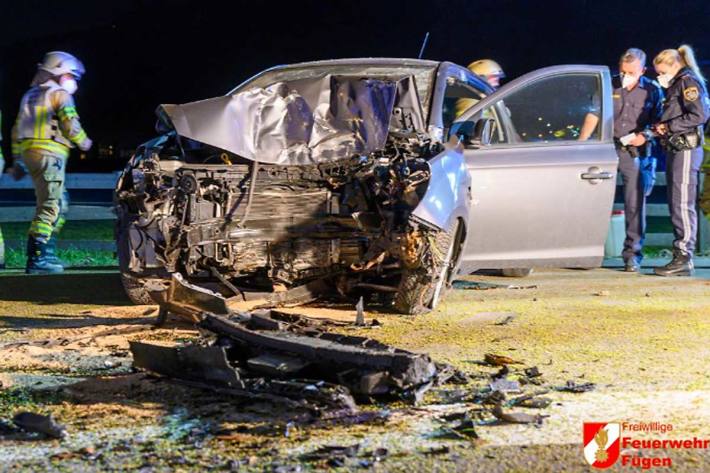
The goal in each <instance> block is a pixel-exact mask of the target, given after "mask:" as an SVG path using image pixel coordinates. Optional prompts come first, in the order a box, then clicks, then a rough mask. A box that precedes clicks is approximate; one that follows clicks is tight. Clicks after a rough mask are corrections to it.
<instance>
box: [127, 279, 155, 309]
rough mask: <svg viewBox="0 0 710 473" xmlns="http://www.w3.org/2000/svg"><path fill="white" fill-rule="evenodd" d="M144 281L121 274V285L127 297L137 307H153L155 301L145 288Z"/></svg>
mask: <svg viewBox="0 0 710 473" xmlns="http://www.w3.org/2000/svg"><path fill="white" fill-rule="evenodd" d="M144 282H145V281H144V280H142V279H139V278H136V277H134V276H131V275H130V274H126V273H121V283H122V284H123V290H124V291H126V295H127V296H128V298H129V299H130V300H131V302H133V303H134V304H136V305H153V304H155V301H153V299H152V298H151V297H150V295H149V294H148V291H146V290H145V288H144V287H143V284H144Z"/></svg>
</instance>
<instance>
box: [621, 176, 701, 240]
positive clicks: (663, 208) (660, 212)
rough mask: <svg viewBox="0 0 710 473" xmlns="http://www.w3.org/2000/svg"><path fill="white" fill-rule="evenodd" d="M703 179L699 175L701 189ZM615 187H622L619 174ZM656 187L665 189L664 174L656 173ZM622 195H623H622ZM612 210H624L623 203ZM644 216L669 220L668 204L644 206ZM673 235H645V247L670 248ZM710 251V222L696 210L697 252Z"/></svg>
mask: <svg viewBox="0 0 710 473" xmlns="http://www.w3.org/2000/svg"><path fill="white" fill-rule="evenodd" d="M704 178H705V175H704V174H700V183H699V186H700V188H702V186H703V180H704ZM616 185H617V186H618V187H620V186H622V185H623V184H622V182H621V174H618V175H617V178H616ZM656 186H658V187H666V173H665V172H657V173H656ZM622 195H623V194H622ZM614 210H624V204H623V203H618V202H616V203H614ZM646 216H647V217H666V218H668V219H670V210H669V209H668V203H663V204H653V203H651V204H646ZM673 238H674V237H673V234H672V233H648V232H647V233H646V241H645V244H646V245H650V246H671V245H672V244H673ZM709 250H710V221H709V220H708V218H707V216H705V215H703V213H702V211H701V210H700V209H698V247H697V251H700V252H705V251H709Z"/></svg>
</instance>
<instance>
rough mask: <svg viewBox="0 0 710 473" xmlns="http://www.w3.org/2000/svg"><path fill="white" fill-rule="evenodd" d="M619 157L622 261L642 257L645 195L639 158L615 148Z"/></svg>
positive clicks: (644, 228)
mask: <svg viewBox="0 0 710 473" xmlns="http://www.w3.org/2000/svg"><path fill="white" fill-rule="evenodd" d="M616 154H617V155H618V156H619V172H620V173H621V179H622V181H623V184H624V217H625V218H626V239H625V240H624V250H623V252H622V253H621V255H622V256H623V258H624V261H628V260H630V259H632V258H637V259H638V260H639V261H640V260H641V258H642V257H643V255H642V253H641V249H642V248H643V241H644V238H645V237H646V195H645V194H644V189H643V181H642V179H641V166H640V160H639V158H634V157H632V156H631V154H630V153H629V152H628V151H626V150H625V149H623V148H616Z"/></svg>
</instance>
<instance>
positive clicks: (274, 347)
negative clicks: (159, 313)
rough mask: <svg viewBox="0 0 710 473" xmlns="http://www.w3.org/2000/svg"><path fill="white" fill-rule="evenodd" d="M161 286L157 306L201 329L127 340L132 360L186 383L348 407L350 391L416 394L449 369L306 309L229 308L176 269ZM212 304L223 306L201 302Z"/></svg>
mask: <svg viewBox="0 0 710 473" xmlns="http://www.w3.org/2000/svg"><path fill="white" fill-rule="evenodd" d="M177 286H180V287H181V288H180V289H178V288H177ZM164 292H166V293H170V294H172V298H171V299H169V300H166V299H165V298H162V297H156V299H157V300H159V301H161V310H163V311H164V310H170V312H171V313H177V314H178V315H181V316H182V317H184V318H187V319H189V320H199V321H200V322H199V323H198V325H199V327H200V328H201V329H203V330H204V333H205V334H206V335H207V337H206V339H205V340H201V341H200V343H196V344H192V345H186V346H180V347H166V346H160V345H154V344H147V343H142V342H133V343H131V351H132V352H133V358H134V366H135V367H136V368H139V369H142V370H145V371H148V372H151V373H153V374H158V375H162V376H166V377H169V378H175V379H179V380H182V381H183V382H186V383H188V384H192V385H196V386H199V387H208V388H211V389H214V390H217V391H220V392H225V393H229V394H233V395H235V396H243V397H250V398H253V399H259V398H262V399H268V400H270V401H281V402H285V403H286V404H289V405H291V404H293V405H294V407H295V406H301V407H306V408H308V409H310V410H313V411H318V412H321V413H322V412H324V411H332V410H333V409H336V410H338V411H340V412H354V411H355V409H356V408H355V400H354V398H357V399H361V400H366V401H367V400H370V399H372V398H380V399H383V398H384V399H388V398H389V399H408V400H411V401H414V402H417V401H419V400H420V399H421V396H422V394H423V392H425V391H426V390H428V389H429V388H430V387H431V386H434V385H437V384H440V383H443V382H445V381H446V380H447V379H449V378H450V377H451V376H452V375H453V374H454V371H453V369H451V368H450V367H447V366H442V365H437V364H436V363H434V362H433V361H432V360H431V359H430V358H429V357H428V356H427V355H423V354H417V353H411V352H408V351H405V350H401V349H397V348H395V347H392V346H389V345H385V344H383V343H380V342H378V341H376V340H373V339H370V338H366V337H359V336H351V335H343V334H337V333H331V332H328V331H327V328H324V324H323V323H322V322H318V321H313V320H310V319H308V318H307V317H303V316H299V315H295V314H285V313H282V312H279V311H277V310H257V311H253V312H239V313H235V312H232V311H230V310H229V309H228V308H227V305H226V304H225V303H224V299H223V298H221V296H219V295H218V294H216V293H210V294H209V297H206V296H207V292H205V290H204V289H203V288H196V287H194V286H192V287H191V285H189V284H188V283H186V282H185V281H184V280H182V278H179V277H176V278H174V279H173V282H172V288H171V289H166V290H165V291H164ZM211 299H218V300H217V301H215V300H211ZM220 299H221V301H220ZM215 307H216V308H219V309H224V310H225V311H226V312H227V313H220V314H215V313H211V312H208V311H204V310H203V309H206V308H215ZM353 396H354V397H353Z"/></svg>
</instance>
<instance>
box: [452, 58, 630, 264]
mask: <svg viewBox="0 0 710 473" xmlns="http://www.w3.org/2000/svg"><path fill="white" fill-rule="evenodd" d="M587 114H595V115H597V116H599V117H600V118H601V120H599V125H598V126H597V129H596V130H595V131H594V133H593V134H592V136H591V137H590V139H589V140H587V141H579V140H578V136H579V129H580V127H581V125H582V123H583V121H584V118H585V117H586V116H587ZM451 133H452V134H456V135H458V136H459V137H460V138H462V139H463V140H464V142H465V147H466V150H465V159H466V165H467V167H468V169H469V171H470V173H471V178H472V188H471V194H472V200H471V206H470V213H469V222H470V228H469V231H468V235H467V239H466V244H465V247H464V249H463V255H462V262H461V269H462V271H463V272H472V271H475V270H476V269H480V268H492V269H496V268H520V267H534V266H538V267H539V266H543V267H544V266H547V267H595V266H599V265H600V264H601V261H602V258H603V246H604V241H605V238H606V234H607V229H608V225H609V215H610V212H611V208H612V203H613V197H614V190H615V185H616V180H615V177H616V168H617V156H616V153H615V151H614V146H613V142H612V107H611V82H610V76H609V71H608V69H607V68H606V67H602V66H556V67H550V68H546V69H541V70H538V71H534V72H532V73H529V74H527V75H524V76H522V77H520V78H518V79H516V80H514V81H512V82H511V83H509V84H507V85H506V86H504V87H503V88H501V89H500V90H498V91H497V92H495V93H493V94H491V95H490V96H488V97H486V98H485V99H483V100H481V101H479V102H477V103H475V104H474V105H473V106H471V107H470V108H469V109H468V110H467V111H466V112H464V113H463V114H461V115H460V116H459V117H458V118H457V119H456V122H455V123H454V125H453V126H452V130H451Z"/></svg>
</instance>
